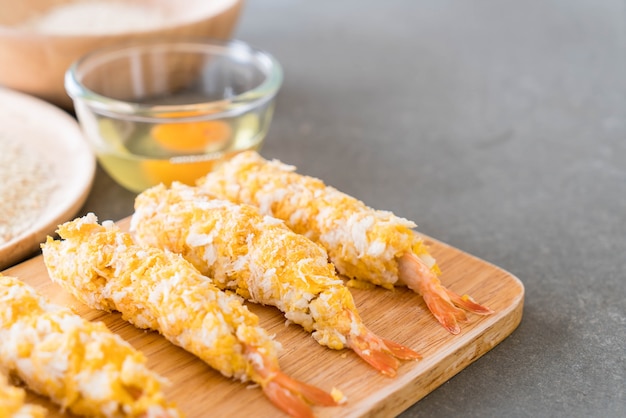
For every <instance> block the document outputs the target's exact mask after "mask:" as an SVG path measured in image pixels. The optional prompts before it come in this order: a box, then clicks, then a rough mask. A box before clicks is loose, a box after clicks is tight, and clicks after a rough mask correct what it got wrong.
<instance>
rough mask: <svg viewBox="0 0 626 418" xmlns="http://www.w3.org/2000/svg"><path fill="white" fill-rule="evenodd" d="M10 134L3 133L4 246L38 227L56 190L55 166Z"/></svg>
mask: <svg viewBox="0 0 626 418" xmlns="http://www.w3.org/2000/svg"><path fill="white" fill-rule="evenodd" d="M0 128H2V127H0ZM10 133H11V132H10V131H8V132H7V131H6V130H4V131H3V130H2V129H0V245H2V244H4V243H6V242H8V241H10V240H12V239H13V238H15V237H17V236H18V235H19V234H20V233H22V232H24V231H26V230H27V229H28V228H30V227H31V226H32V225H34V224H35V222H36V221H37V219H38V217H39V216H40V214H41V212H42V210H43V209H45V207H46V205H47V203H48V201H49V199H50V196H51V193H52V191H53V189H54V188H55V182H54V181H53V180H52V179H53V178H54V176H53V175H51V174H50V173H51V170H52V168H53V167H52V164H51V163H50V162H48V161H46V160H45V158H44V156H43V155H41V154H39V153H38V150H37V149H34V147H28V146H27V145H28V144H27V143H25V142H21V141H20V139H21V138H20V137H19V136H16V135H9V134H10Z"/></svg>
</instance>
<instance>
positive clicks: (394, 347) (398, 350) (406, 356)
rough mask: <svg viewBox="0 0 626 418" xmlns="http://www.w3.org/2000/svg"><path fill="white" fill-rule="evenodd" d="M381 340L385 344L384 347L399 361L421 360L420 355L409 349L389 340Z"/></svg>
mask: <svg viewBox="0 0 626 418" xmlns="http://www.w3.org/2000/svg"><path fill="white" fill-rule="evenodd" d="M382 340H383V342H384V343H385V346H386V347H387V348H388V349H389V351H390V352H391V354H393V355H394V356H396V357H397V358H399V359H400V360H421V358H422V355H421V354H420V353H417V352H415V351H413V350H411V349H410V348H409V347H406V346H404V345H402V344H398V343H396V342H394V341H391V340H387V339H385V338H383V339H382Z"/></svg>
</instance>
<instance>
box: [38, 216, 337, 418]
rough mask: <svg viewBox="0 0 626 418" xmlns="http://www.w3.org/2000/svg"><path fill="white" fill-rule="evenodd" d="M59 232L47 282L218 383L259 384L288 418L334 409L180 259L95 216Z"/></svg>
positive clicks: (241, 311)
mask: <svg viewBox="0 0 626 418" xmlns="http://www.w3.org/2000/svg"><path fill="white" fill-rule="evenodd" d="M57 232H58V234H59V235H60V236H61V238H63V240H62V241H55V240H53V239H52V238H48V241H47V242H46V243H45V244H43V245H42V249H43V256H44V262H45V264H46V266H47V268H48V272H49V273H50V277H51V278H52V280H53V281H55V282H57V283H59V284H60V285H61V286H62V287H64V288H65V289H67V290H68V291H69V292H71V293H72V294H73V295H74V296H76V297H77V298H78V299H80V300H82V301H83V302H84V303H86V304H87V305H89V306H90V307H92V308H95V309H101V310H105V311H118V312H120V313H121V314H122V318H124V319H125V320H127V321H129V322H130V323H132V324H134V325H135V326H137V327H139V328H143V329H152V330H156V331H159V332H160V333H161V334H162V335H163V336H164V337H165V338H167V339H168V340H170V341H171V342H172V343H174V344H176V345H178V346H180V347H182V348H184V349H185V350H187V351H189V352H191V353H193V354H195V355H196V356H198V357H199V358H200V359H202V360H204V361H205V362H206V363H207V364H209V365H210V366H211V367H213V368H214V369H216V370H217V371H219V372H221V373H222V374H223V375H224V376H226V377H230V378H234V379H237V380H241V381H242V382H246V381H253V382H255V383H257V384H259V385H260V386H261V388H262V389H263V392H264V393H265V395H266V396H267V397H268V398H269V399H270V401H272V402H273V403H274V404H275V405H276V406H277V407H279V408H280V409H282V410H283V411H285V412H287V413H288V414H290V415H292V416H294V417H310V416H312V411H311V408H310V406H309V403H314V404H319V405H326V406H333V405H337V401H336V400H335V399H334V398H333V397H332V396H331V395H330V394H328V393H326V392H324V391H322V390H321V389H318V388H316V387H313V386H310V385H307V384H305V383H302V382H299V381H297V380H295V379H292V378H291V377H289V376H287V375H286V374H284V373H283V372H282V371H281V370H280V367H279V365H278V351H279V349H280V344H279V343H278V342H277V341H275V340H273V339H272V337H270V336H269V335H268V334H267V333H266V331H265V330H264V329H263V328H261V327H260V326H259V319H258V317H257V316H256V315H254V314H253V313H252V312H250V311H249V310H248V309H247V308H246V307H245V306H244V305H243V303H242V300H241V298H239V297H238V296H236V295H233V294H227V293H224V292H222V291H221V290H219V289H218V288H217V287H215V286H214V285H213V283H212V281H211V280H210V279H209V278H207V277H204V276H202V275H201V274H200V273H199V272H198V271H197V270H196V269H195V268H194V267H193V266H192V265H191V264H190V263H189V262H187V261H185V260H184V259H183V258H182V257H181V256H179V255H178V254H173V253H171V252H166V251H162V250H160V249H158V248H142V247H140V246H138V245H136V244H135V243H134V242H133V240H132V238H131V236H130V235H129V234H128V233H125V232H121V231H120V230H119V228H118V227H117V226H116V225H114V224H113V223H112V222H110V221H107V222H104V223H103V224H102V225H100V224H98V222H97V218H96V217H95V215H93V214H89V215H87V216H85V217H83V218H79V219H76V220H74V221H72V222H68V223H65V224H63V225H61V226H60V227H59V229H58V231H57Z"/></svg>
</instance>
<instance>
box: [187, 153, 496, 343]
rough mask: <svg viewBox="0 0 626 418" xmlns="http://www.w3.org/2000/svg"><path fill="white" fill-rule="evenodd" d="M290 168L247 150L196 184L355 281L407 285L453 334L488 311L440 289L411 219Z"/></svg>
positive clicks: (432, 261) (433, 264)
mask: <svg viewBox="0 0 626 418" xmlns="http://www.w3.org/2000/svg"><path fill="white" fill-rule="evenodd" d="M294 170H295V167H293V166H288V165H285V164H282V163H280V162H279V161H276V160H274V161H267V160H265V159H263V158H262V157H261V156H260V155H259V154H257V153H255V152H253V151H250V152H246V153H242V154H240V155H238V156H236V157H234V158H233V159H231V160H230V161H229V162H227V163H225V164H223V165H222V166H221V167H220V168H219V169H217V170H216V171H215V172H212V173H209V174H208V175H207V176H206V177H203V178H201V179H199V180H198V184H199V185H200V186H201V187H202V188H204V189H205V190H207V191H208V192H211V193H213V194H215V195H216V196H218V197H220V198H224V199H229V200H231V201H233V202H236V203H246V204H250V205H254V206H257V207H259V209H260V210H261V213H263V214H265V215H270V216H273V217H276V218H279V219H282V220H284V221H285V223H286V224H287V225H288V226H289V227H290V228H291V229H292V230H294V231H295V232H297V233H300V234H303V235H305V236H306V237H308V238H310V239H312V240H313V241H315V242H317V243H319V244H321V245H322V246H323V247H324V248H326V250H327V251H328V254H329V256H330V260H331V261H332V262H333V263H334V264H335V266H336V267H337V270H338V271H339V273H341V274H343V275H345V276H347V277H348V278H350V279H353V283H354V282H355V281H358V280H360V281H364V282H370V283H373V284H375V285H379V286H383V287H387V288H392V287H393V286H395V285H406V286H408V287H409V288H410V289H412V290H413V291H415V292H417V293H418V294H420V295H422V297H423V298H424V301H425V302H426V305H427V306H428V308H429V310H430V311H431V312H432V314H433V315H434V316H435V318H436V319H437V320H438V321H439V322H440V323H441V324H442V325H443V326H444V327H445V328H446V329H447V330H448V331H450V332H451V333H453V334H458V333H459V332H460V330H461V329H460V326H459V322H464V321H466V320H467V317H466V314H465V312H466V311H469V312H473V313H477V314H480V315H487V314H490V313H492V312H493V311H492V310H491V309H489V308H488V307H486V306H482V305H480V304H478V303H476V302H475V301H474V300H472V298H471V297H469V296H468V295H464V296H459V295H457V294H456V293H454V292H453V291H452V290H450V289H447V288H445V287H444V286H443V285H442V284H441V282H440V280H439V277H438V275H439V268H438V266H437V264H436V262H435V259H434V258H433V257H432V256H431V255H430V254H429V253H428V249H427V248H426V245H425V244H424V242H423V240H422V239H421V238H419V237H418V236H417V235H416V234H415V233H414V232H413V230H412V228H414V227H415V226H416V225H415V224H414V223H413V222H411V221H408V220H406V219H404V218H400V217H397V216H395V215H393V214H392V213H391V212H387V211H379V210H374V209H371V208H369V207H367V206H366V205H365V204H364V203H363V202H361V201H359V200H357V199H355V198H353V197H351V196H348V195H346V194H344V193H341V192H339V191H338V190H337V189H334V188H332V187H329V186H326V185H325V184H324V183H323V182H322V181H321V180H319V179H316V178H313V177H307V176H303V175H300V174H298V173H296V172H295V171H294Z"/></svg>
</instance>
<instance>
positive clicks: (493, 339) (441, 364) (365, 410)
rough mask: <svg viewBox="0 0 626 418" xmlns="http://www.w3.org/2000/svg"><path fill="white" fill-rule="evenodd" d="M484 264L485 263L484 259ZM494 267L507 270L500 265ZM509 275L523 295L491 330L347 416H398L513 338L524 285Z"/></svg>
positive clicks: (475, 333)
mask: <svg viewBox="0 0 626 418" xmlns="http://www.w3.org/2000/svg"><path fill="white" fill-rule="evenodd" d="M444 245H445V244H444ZM481 261H483V262H484V260H481ZM485 263H487V262H485ZM487 264H489V263H487ZM494 267H495V268H496V269H498V270H501V271H504V270H502V269H501V268H499V267H497V266H494ZM506 273H507V275H508V278H509V279H511V280H512V281H513V283H515V284H516V285H517V286H519V289H520V293H519V295H518V298H517V299H516V300H515V301H513V302H512V304H511V305H509V307H508V309H506V310H504V311H501V312H498V316H497V317H496V318H495V319H494V320H493V321H492V322H491V323H490V324H489V326H488V327H486V328H478V329H475V330H473V331H472V333H471V334H470V335H466V338H467V341H466V343H464V344H463V345H462V346H460V347H459V348H458V349H457V350H455V351H453V352H450V353H447V354H446V355H444V356H442V357H441V358H438V359H436V360H432V363H433V364H432V366H431V367H429V368H428V369H427V370H426V371H425V372H422V373H420V374H419V375H416V376H415V375H405V376H399V380H400V381H402V380H405V381H404V382H402V383H401V384H398V385H397V386H396V387H397V388H399V389H397V390H395V391H394V392H390V393H386V394H383V393H379V394H380V395H383V396H380V398H378V399H371V398H370V402H369V403H368V404H367V405H365V404H363V405H361V406H360V407H359V408H358V409H355V410H354V411H353V412H354V413H351V414H348V415H345V417H346V418H356V417H359V418H381V417H390V418H391V417H395V416H397V415H398V414H400V413H402V412H403V411H405V410H407V409H408V408H409V407H411V406H413V405H414V404H416V403H417V402H419V401H420V400H421V399H422V398H424V397H426V395H428V394H430V393H431V392H433V391H434V390H435V389H436V388H438V387H439V386H441V385H442V384H444V383H445V382H447V381H448V380H450V379H451V378H452V377H454V376H455V375H457V374H458V373H460V372H461V371H463V370H464V369H465V368H466V367H467V366H469V365H470V364H472V363H473V362H475V361H476V360H478V359H479V358H480V357H482V356H483V355H485V354H486V353H488V352H489V351H490V350H491V349H493V348H494V347H495V346H497V345H498V344H500V343H501V342H502V341H504V340H505V339H506V338H507V337H508V336H510V335H511V334H512V333H513V332H514V331H515V329H517V327H518V326H519V324H520V323H521V321H522V317H523V311H524V293H525V290H524V285H523V283H522V282H521V281H520V280H519V279H518V278H517V277H515V276H514V275H512V274H510V273H508V272H506ZM433 374H436V377H434V378H433V377H432V375H433ZM383 400H384V402H383ZM342 417H343V416H342Z"/></svg>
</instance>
